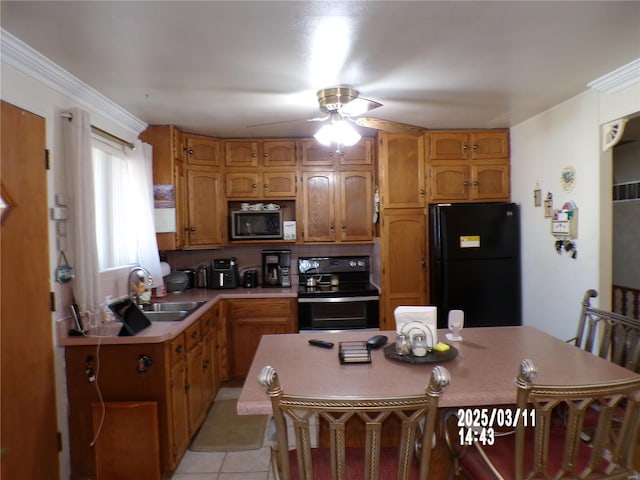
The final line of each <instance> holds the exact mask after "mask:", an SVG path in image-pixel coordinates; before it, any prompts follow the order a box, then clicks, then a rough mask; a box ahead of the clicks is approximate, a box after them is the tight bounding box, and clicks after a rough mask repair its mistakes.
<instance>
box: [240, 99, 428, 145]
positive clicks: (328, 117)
mask: <svg viewBox="0 0 640 480" xmlns="http://www.w3.org/2000/svg"><path fill="white" fill-rule="evenodd" d="M317 97H318V105H319V107H320V111H321V112H323V113H324V115H323V116H320V117H314V118H308V119H306V120H291V121H285V122H274V123H266V124H260V125H252V127H261V126H266V125H277V124H284V123H294V122H303V121H307V122H328V123H327V125H326V127H330V126H332V125H336V124H339V123H346V122H351V123H354V124H355V125H358V126H361V127H365V128H372V129H375V130H381V131H384V132H389V133H403V134H408V135H414V136H419V135H421V134H422V132H424V130H425V129H424V128H422V127H417V126H414V125H409V124H406V123H400V122H394V121H391V120H383V119H381V118H374V117H363V116H361V115H363V114H365V113H367V112H369V111H370V110H373V109H375V108H378V107H381V106H382V103H380V102H376V101H375V100H370V99H368V98H364V97H361V96H360V92H358V91H357V90H356V89H354V88H351V87H344V86H340V87H332V88H325V89H322V90H318V92H317ZM323 128H324V127H323ZM319 133H320V132H318V134H319ZM318 134H316V138H318ZM358 138H359V137H358ZM318 140H320V139H318ZM320 141H321V140H320ZM356 141H357V140H356Z"/></svg>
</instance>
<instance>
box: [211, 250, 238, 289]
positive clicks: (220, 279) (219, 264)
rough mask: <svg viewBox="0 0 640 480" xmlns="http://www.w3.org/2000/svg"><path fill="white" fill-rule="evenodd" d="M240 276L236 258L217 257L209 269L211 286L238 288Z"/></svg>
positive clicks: (212, 287)
mask: <svg viewBox="0 0 640 480" xmlns="http://www.w3.org/2000/svg"><path fill="white" fill-rule="evenodd" d="M238 277H239V275H238V263H237V262H236V259H235V258H221V259H215V260H213V261H212V262H211V269H209V288H211V289H214V290H217V289H223V288H237V287H238Z"/></svg>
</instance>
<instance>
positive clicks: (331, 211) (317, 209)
mask: <svg viewBox="0 0 640 480" xmlns="http://www.w3.org/2000/svg"><path fill="white" fill-rule="evenodd" d="M302 195H303V204H304V207H303V208H304V212H303V219H304V220H303V221H304V223H303V229H304V233H303V240H304V241H305V242H333V241H335V239H336V225H335V218H336V215H335V188H334V175H333V173H332V172H303V174H302Z"/></svg>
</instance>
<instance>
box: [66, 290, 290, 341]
mask: <svg viewBox="0 0 640 480" xmlns="http://www.w3.org/2000/svg"><path fill="white" fill-rule="evenodd" d="M297 295H298V290H297V288H293V287H292V288H262V287H257V288H233V289H224V290H209V289H205V288H191V289H188V290H184V291H182V292H173V293H169V294H168V295H166V296H164V297H159V298H155V299H154V302H182V301H197V302H202V301H204V302H206V304H205V305H203V306H201V307H200V308H198V309H197V310H195V311H194V312H193V313H191V314H190V315H189V316H188V317H186V318H185V319H184V320H180V321H176V322H154V323H152V324H151V326H150V327H148V328H145V329H144V330H142V331H141V332H139V333H138V334H137V335H135V336H133V337H119V336H118V332H119V331H120V328H121V326H122V324H121V323H120V322H114V323H106V324H105V323H100V324H98V325H96V326H95V327H89V328H88V329H87V330H88V333H87V334H86V335H84V336H70V335H69V328H70V323H71V321H70V319H65V320H61V321H59V322H58V323H57V325H56V334H57V344H58V346H60V347H72V346H79V345H97V344H101V345H130V344H141V343H162V342H166V341H167V340H171V339H173V338H175V337H176V336H177V335H179V334H180V333H181V332H183V331H184V330H186V329H187V328H188V327H189V326H190V325H192V324H193V323H194V322H195V321H197V320H198V319H199V318H200V317H201V316H202V314H203V313H205V312H206V311H207V310H208V309H209V308H211V307H212V306H213V305H215V304H216V302H218V301H219V300H223V299H229V298H296V297H297Z"/></svg>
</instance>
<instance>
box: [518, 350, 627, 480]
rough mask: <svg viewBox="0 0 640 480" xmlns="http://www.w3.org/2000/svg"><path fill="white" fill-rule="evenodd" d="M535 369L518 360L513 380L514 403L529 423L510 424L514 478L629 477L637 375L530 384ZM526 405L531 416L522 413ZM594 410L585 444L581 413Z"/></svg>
mask: <svg viewBox="0 0 640 480" xmlns="http://www.w3.org/2000/svg"><path fill="white" fill-rule="evenodd" d="M535 374H536V370H535V367H534V366H533V363H532V362H531V361H530V360H523V361H522V362H521V365H520V373H519V375H518V378H517V380H516V383H517V387H518V400H517V408H518V409H519V411H520V413H521V414H524V415H526V416H527V418H528V420H529V422H524V421H520V422H519V423H518V425H517V427H516V440H515V450H516V451H515V467H516V470H515V479H516V480H522V479H524V478H581V479H592V478H593V479H595V478H598V479H601V478H606V479H618V478H619V479H629V478H635V477H633V476H632V475H634V470H633V465H632V462H633V459H634V458H633V457H634V448H635V444H636V440H637V436H638V432H639V431H640V377H638V376H634V377H632V378H629V379H627V380H623V381H617V382H610V383H602V384H594V385H564V386H557V385H539V384H534V383H533V378H534V377H535ZM594 407H595V408H594ZM532 409H534V417H532V416H531V415H530V414H528V413H527V412H531V411H532ZM594 411H597V412H598V414H597V423H596V427H595V431H593V432H590V435H591V438H590V441H589V442H588V443H587V442H585V441H584V439H583V438H582V435H581V434H582V433H583V429H584V426H585V424H586V423H589V422H588V421H587V422H585V418H586V417H587V416H588V415H593V412H594ZM621 413H622V414H623V415H624V416H623V421H622V423H618V422H617V421H615V420H616V418H615V417H616V416H618V415H620V414H621ZM558 414H560V415H561V418H558ZM532 420H534V421H535V426H534V427H532V425H531V424H532ZM532 429H533V436H532V435H531V433H532V432H531V430H532Z"/></svg>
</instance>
